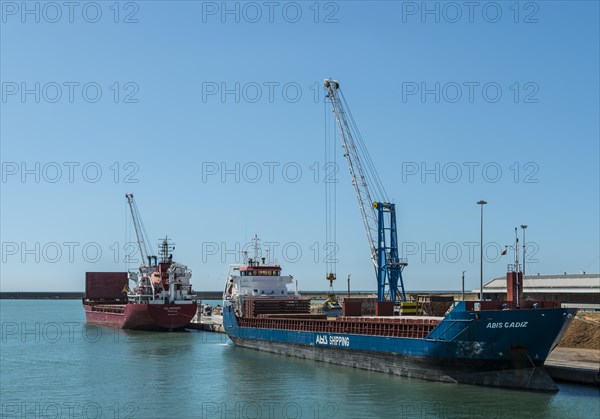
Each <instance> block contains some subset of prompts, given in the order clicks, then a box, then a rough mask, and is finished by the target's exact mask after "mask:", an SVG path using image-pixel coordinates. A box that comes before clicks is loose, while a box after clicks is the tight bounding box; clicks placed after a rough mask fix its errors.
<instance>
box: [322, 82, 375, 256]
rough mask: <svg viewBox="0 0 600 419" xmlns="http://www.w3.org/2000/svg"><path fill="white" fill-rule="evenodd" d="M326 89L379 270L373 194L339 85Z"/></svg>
mask: <svg viewBox="0 0 600 419" xmlns="http://www.w3.org/2000/svg"><path fill="white" fill-rule="evenodd" d="M325 88H326V89H327V92H328V93H329V98H330V100H331V105H332V106H333V112H334V113H335V119H336V122H337V126H338V130H339V132H340V137H341V140H342V147H343V149H344V157H345V158H346V161H347V162H348V167H349V169H350V176H351V177H352V185H353V186H354V192H355V193H356V198H357V199H358V207H359V208H360V213H361V216H362V220H363V224H364V227H365V232H366V233H367V240H368V241H369V245H370V248H371V260H372V261H373V264H374V265H375V268H377V231H378V226H377V224H378V222H377V218H378V217H377V213H376V211H375V208H374V207H373V202H374V201H373V199H372V197H371V192H370V191H369V185H368V183H367V178H366V176H365V172H364V170H363V167H362V163H361V160H360V157H359V154H358V149H357V147H356V143H355V141H354V137H353V135H352V130H351V129H350V123H349V121H348V117H347V115H346V111H345V109H344V105H343V103H342V101H341V100H340V96H339V94H338V88H339V83H338V82H337V81H335V80H329V79H328V80H325Z"/></svg>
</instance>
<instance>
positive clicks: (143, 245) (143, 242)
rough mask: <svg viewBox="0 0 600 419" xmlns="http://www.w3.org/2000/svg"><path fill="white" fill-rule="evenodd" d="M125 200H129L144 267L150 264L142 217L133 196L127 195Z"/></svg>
mask: <svg viewBox="0 0 600 419" xmlns="http://www.w3.org/2000/svg"><path fill="white" fill-rule="evenodd" d="M125 198H127V203H128V204H129V209H130V211H131V218H132V220H133V227H134V228H135V235H136V237H137V244H138V247H139V248H140V255H141V257H142V263H141V264H142V265H144V264H145V263H148V264H150V260H149V252H148V245H147V243H146V239H145V238H144V229H143V226H142V221H141V217H140V214H139V211H138V208H137V205H136V203H135V200H134V198H133V194H132V193H127V194H125Z"/></svg>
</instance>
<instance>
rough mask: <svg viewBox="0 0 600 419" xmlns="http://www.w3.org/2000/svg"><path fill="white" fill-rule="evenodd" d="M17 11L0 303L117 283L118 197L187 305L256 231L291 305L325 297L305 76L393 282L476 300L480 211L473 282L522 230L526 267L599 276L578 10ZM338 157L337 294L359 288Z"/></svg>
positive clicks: (6, 97)
mask: <svg viewBox="0 0 600 419" xmlns="http://www.w3.org/2000/svg"><path fill="white" fill-rule="evenodd" d="M23 4H25V3H22V2H3V3H2V21H1V22H0V24H1V42H0V46H1V52H0V61H1V63H0V69H1V81H2V98H1V99H2V100H1V102H0V106H1V120H0V123H1V127H0V134H1V140H2V141H1V153H2V156H1V160H2V165H3V166H2V177H3V178H2V183H1V188H2V191H1V195H2V197H1V241H2V270H1V285H0V289H1V290H2V291H18V290H23V291H31V290H83V287H84V275H85V272H86V271H118V270H123V269H127V268H128V267H134V266H135V264H129V265H128V264H127V263H125V262H123V258H124V252H125V250H124V247H126V246H127V242H128V241H131V240H133V239H134V236H133V235H132V232H131V222H130V220H129V218H128V213H127V207H126V201H125V197H124V195H125V193H126V192H133V193H134V194H135V196H136V199H137V201H138V205H139V207H140V211H141V213H142V217H143V221H144V224H145V226H146V229H147V230H148V233H149V235H150V237H151V238H152V240H153V241H154V240H156V241H157V240H158V239H159V238H160V237H163V236H164V235H166V234H168V235H169V237H172V238H173V239H174V241H175V243H176V250H175V259H176V260H178V261H180V262H182V263H186V264H188V265H189V266H190V267H191V268H192V270H193V283H194V285H195V288H196V289H201V290H218V289H221V288H222V283H223V280H224V276H225V275H226V273H227V265H228V264H229V263H232V262H234V261H235V257H234V255H233V254H226V253H225V251H231V252H233V253H235V250H236V243H239V246H243V245H244V244H245V243H247V242H248V241H249V240H250V238H251V237H252V236H253V235H254V234H258V235H259V236H260V237H261V238H262V239H263V241H265V242H276V243H278V246H276V247H275V250H274V252H273V253H274V256H275V257H276V258H277V259H278V261H279V262H280V263H281V264H282V265H283V267H284V271H285V272H286V273H288V274H292V275H294V276H295V278H296V279H298V280H299V285H300V288H301V289H305V290H309V289H312V290H314V289H324V288H326V287H327V283H326V281H325V279H324V278H325V264H324V263H323V262H322V260H323V257H324V254H323V249H322V247H323V245H324V241H325V216H324V211H325V199H324V198H325V185H324V184H323V176H324V175H325V170H324V169H323V165H324V163H325V161H324V151H323V150H324V131H325V112H329V110H330V109H329V108H328V107H325V105H324V103H323V90H322V80H323V79H324V78H327V77H334V78H336V79H338V80H340V83H341V86H342V89H343V91H344V93H345V96H346V99H347V100H348V103H349V105H350V107H351V109H352V112H353V114H354V116H355V118H356V120H357V123H358V125H359V127H360V130H361V133H362V135H363V137H364V139H365V142H366V144H367V145H368V147H369V149H370V153H371V157H372V158H373V160H374V162H375V163H376V164H377V166H378V169H379V175H380V177H381V179H382V181H383V183H384V185H385V187H386V189H387V192H388V195H389V196H390V199H392V200H393V201H394V202H395V203H396V204H397V212H398V217H399V240H400V242H401V243H402V246H401V250H402V249H403V250H404V253H405V256H407V257H408V259H409V266H408V267H407V268H406V270H405V272H404V278H405V283H406V286H407V289H409V290H421V289H459V288H460V274H461V271H463V270H466V271H467V273H466V278H467V288H469V289H473V288H477V287H478V283H479V258H478V252H479V249H478V247H473V246H474V245H473V244H471V243H474V242H475V243H476V242H478V241H479V207H478V206H477V205H476V204H475V202H476V201H477V200H479V199H485V200H487V201H488V202H489V204H488V205H487V206H486V207H485V213H484V217H485V220H484V221H485V227H484V232H485V237H484V241H485V242H486V243H489V244H488V248H489V249H488V250H489V254H488V259H489V260H488V261H487V262H486V264H485V267H484V269H485V272H484V275H485V280H486V281H487V280H489V279H491V278H493V277H497V276H501V275H503V274H504V272H505V269H506V264H507V263H510V262H511V260H512V256H511V255H510V253H509V256H505V257H503V258H499V257H496V254H497V251H498V249H500V248H503V247H504V245H506V244H510V243H512V240H513V229H514V227H515V226H519V225H520V224H528V225H529V228H528V229H527V241H528V242H531V246H532V247H531V248H529V250H530V256H529V258H528V261H527V272H528V273H538V272H539V273H543V274H550V273H562V272H565V271H566V272H568V273H576V272H579V270H580V269H582V268H583V269H584V270H585V271H587V272H598V271H600V267H599V263H600V262H599V259H598V255H599V253H600V244H599V240H600V239H599V236H600V226H599V215H598V214H599V213H600V208H599V196H600V190H599V177H600V169H599V155H600V147H599V136H600V134H599V122H598V119H599V118H598V116H599V113H600V110H599V90H600V87H599V71H600V70H599V38H600V36H599V35H600V34H599V27H598V26H599V6H598V2H596V1H570V2H562V1H539V2H521V3H518V7H515V5H514V2H512V1H510V2H491V3H490V2H481V3H478V5H476V6H474V7H475V8H474V9H473V10H469V9H468V8H467V7H466V6H460V5H461V4H462V3H461V2H457V3H451V5H450V6H448V4H447V3H437V2H428V3H427V7H428V8H429V10H433V12H431V13H427V11H426V10H423V4H424V3H422V2H392V1H390V2H363V1H352V2H321V3H320V4H319V7H318V8H315V6H314V2H312V1H311V2H297V3H294V2H276V3H275V4H274V5H273V6H272V7H273V9H271V10H270V9H269V6H268V5H265V4H264V3H263V2H257V3H249V4H248V3H235V2H229V3H227V7H228V8H229V10H230V11H232V12H231V13H225V12H227V11H225V10H223V3H222V2H195V1H185V2H184V1H181V2H177V1H174V2H159V1H157V2H154V1H140V2H129V3H127V2H123V3H121V4H120V7H119V10H118V14H117V13H116V11H117V10H116V9H115V7H114V5H113V2H112V1H110V2H98V3H94V4H93V5H89V4H88V3H77V4H76V6H74V9H73V10H69V9H68V8H67V7H66V6H62V10H57V9H56V7H55V6H52V5H51V6H48V5H47V4H46V3H43V2H42V3H37V2H27V3H26V4H27V5H28V6H27V7H29V9H30V11H31V13H27V11H25V10H22V8H23V7H24V6H23ZM36 4H37V6H36ZM59 4H61V3H59ZM456 5H459V6H460V7H461V8H460V9H457V8H456ZM96 6H98V7H96ZM36 7H37V8H38V9H36ZM436 8H437V9H436ZM436 10H437V12H436ZM317 11H318V14H317ZM98 12H100V13H101V14H100V15H98ZM298 13H301V14H300V15H299V14H298ZM436 13H438V14H437V15H436ZM498 13H500V14H498ZM71 20H72V22H71ZM95 20H97V22H96V23H92V22H93V21H95ZM236 20H237V21H236ZM296 20H297V22H295V23H294V21H296ZM436 20H437V21H436ZM55 21H56V22H55ZM115 21H117V23H115ZM136 21H137V22H136ZM315 21H316V22H315ZM515 21H516V22H515ZM36 83H39V84H38V85H36ZM115 83H117V84H115ZM236 83H238V84H239V90H238V93H237V94H236V93H226V94H225V95H224V96H223V95H222V93H223V92H222V90H223V89H224V88H225V89H228V90H229V91H233V92H235V91H236ZM436 83H437V84H436ZM38 86H39V87H38ZM84 86H85V90H84ZM284 86H285V92H284ZM438 86H439V87H438ZM98 87H99V88H100V89H101V90H102V91H101V94H100V95H98V94H97V88H98ZM484 87H485V89H484ZM498 88H500V89H501V94H500V95H498ZM25 89H27V90H28V91H30V92H29V93H27V92H25V93H24V92H23V91H24V90H25ZM259 89H260V90H259ZM423 89H427V90H428V91H430V93H426V94H425V95H424V96H422V95H421V93H423V92H422V91H423ZM436 91H437V94H438V97H437V98H436ZM59 92H60V96H59ZM258 92H260V96H259V95H258ZM431 92H433V93H431ZM71 93H72V97H70V96H71ZM459 93H460V97H459V96H458V94H459ZM36 95H37V96H38V97H36ZM315 95H316V99H315ZM37 100H39V103H38V102H36V101H37ZM115 102H117V103H115ZM129 102H133V103H129ZM327 106H329V105H327ZM338 152H339V154H338V163H339V164H340V170H339V173H338V179H339V184H338V186H337V203H338V211H337V225H338V234H337V238H338V244H339V252H338V258H339V263H338V266H337V274H338V278H340V279H345V278H346V276H347V274H352V286H353V288H354V289H374V288H375V278H374V274H373V269H372V267H371V265H370V260H369V251H368V246H367V242H366V238H365V234H364V232H363V227H362V222H361V220H360V217H359V211H358V208H357V204H356V200H355V196H354V191H353V189H352V186H351V183H350V178H349V175H348V170H347V168H346V165H345V162H344V161H343V160H342V152H341V146H340V147H338ZM315 163H316V164H317V166H315ZM257 166H258V167H260V168H261V169H262V173H260V174H258V173H257V171H256V167H257ZM269 167H272V168H273V172H272V179H269ZM316 167H320V169H318V170H316V169H315V168H316ZM469 167H471V168H472V173H471V174H472V178H470V173H469ZM98 168H100V169H101V170H102V173H101V174H98V173H97V169H98ZM298 168H300V169H301V170H302V174H301V175H299V176H298V175H297V172H296V170H297V169H298ZM457 168H459V169H460V170H461V172H460V173H459V172H457ZM498 168H499V169H500V170H501V171H502V172H501V174H499V173H498V172H497V170H498ZM223 169H227V170H229V171H230V172H228V174H225V175H224V178H223V177H222V175H223V172H222V170H223ZM423 169H427V170H429V172H427V173H426V174H425V176H424V178H423V177H422V176H421V175H422V174H423ZM484 169H485V170H484ZM24 170H25V172H24ZM59 170H60V171H59ZM71 170H72V173H70V171H71ZM215 171H217V173H214V172H215ZM415 172H416V173H415ZM70 176H72V178H70ZM236 176H238V177H239V179H236ZM315 176H316V177H317V180H316V181H315ZM436 176H439V181H436ZM36 177H39V179H37V178H36ZM38 180H39V181H38ZM132 180H134V181H137V183H130V182H129V181H132ZM271 180H272V181H271ZM293 180H297V181H296V182H292V181H293ZM94 181H95V182H94ZM519 230H520V229H519ZM519 236H521V232H520V231H519ZM65 243H66V244H65ZM70 243H73V244H70ZM114 243H116V247H114V246H115V245H114ZM313 243H317V245H316V246H317V247H319V248H320V251H319V254H318V259H320V261H315V257H316V255H315V253H316V248H315V247H314V246H315V245H314V244H313ZM151 244H152V246H154V245H155V243H154V242H153V243H151ZM284 246H285V249H286V250H287V253H284V252H283V247H284ZM84 248H85V249H86V251H87V253H86V254H84V251H83V250H84ZM217 248H218V250H215V249H217ZM98 249H100V250H101V252H102V255H101V256H99V257H97V256H96V254H95V252H96V250H98ZM117 249H119V250H117ZM298 249H300V250H301V251H302V255H301V256H300V257H297V255H296V251H297V250H298ZM71 252H72V254H70V253H71ZM117 252H118V254H117ZM215 252H216V253H217V254H214V253H215ZM473 252H474V254H473V255H471V254H470V253H473ZM115 257H117V259H118V261H117V262H115V260H114V259H115ZM36 259H37V261H36ZM336 288H337V289H340V290H343V289H344V288H345V281H340V283H338V284H337V285H336Z"/></svg>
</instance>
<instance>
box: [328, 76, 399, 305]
mask: <svg viewBox="0 0 600 419" xmlns="http://www.w3.org/2000/svg"><path fill="white" fill-rule="evenodd" d="M324 87H325V89H326V90H327V98H329V100H330V102H331V105H332V106H333V113H334V114H335V120H336V125H337V128H338V131H339V134H340V138H341V141H342V148H343V151H344V157H345V158H346V161H347V163H348V167H349V169H350V176H351V178H352V185H353V186H354V191H355V193H356V198H357V200H358V207H359V209H360V213H361V216H362V220H363V224H364V227H365V232H366V234H367V239H368V242H369V246H370V250H371V260H372V261H373V265H374V267H375V274H376V276H377V300H378V301H393V302H394V303H396V302H397V301H398V300H401V301H406V293H405V291H404V282H403V279H402V271H403V269H404V267H406V266H407V262H406V260H405V259H401V258H400V257H399V256H398V237H397V228H396V206H395V204H393V203H390V202H389V200H388V199H387V196H386V193H385V189H384V188H383V185H382V183H381V180H380V179H379V175H378V174H377V170H376V167H375V165H374V164H373V162H372V160H371V158H370V156H369V153H368V151H367V148H366V147H365V144H364V142H363V140H362V136H361V135H360V132H359V131H358V128H357V126H356V123H355V121H354V118H353V116H352V113H351V112H350V109H349V108H348V105H347V103H346V100H345V99H344V95H343V94H342V92H341V90H340V84H339V82H338V81H336V80H332V79H326V80H325V82H324ZM374 193H376V194H377V195H375V194H374Z"/></svg>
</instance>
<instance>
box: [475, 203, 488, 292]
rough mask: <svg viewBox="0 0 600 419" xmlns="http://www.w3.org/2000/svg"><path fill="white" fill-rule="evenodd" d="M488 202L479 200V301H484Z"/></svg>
mask: <svg viewBox="0 0 600 419" xmlns="http://www.w3.org/2000/svg"><path fill="white" fill-rule="evenodd" d="M485 204H487V202H486V201H484V200H483V199H482V200H480V201H477V205H479V206H480V207H481V217H480V224H481V225H480V236H479V301H483V206H484V205H485Z"/></svg>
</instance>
